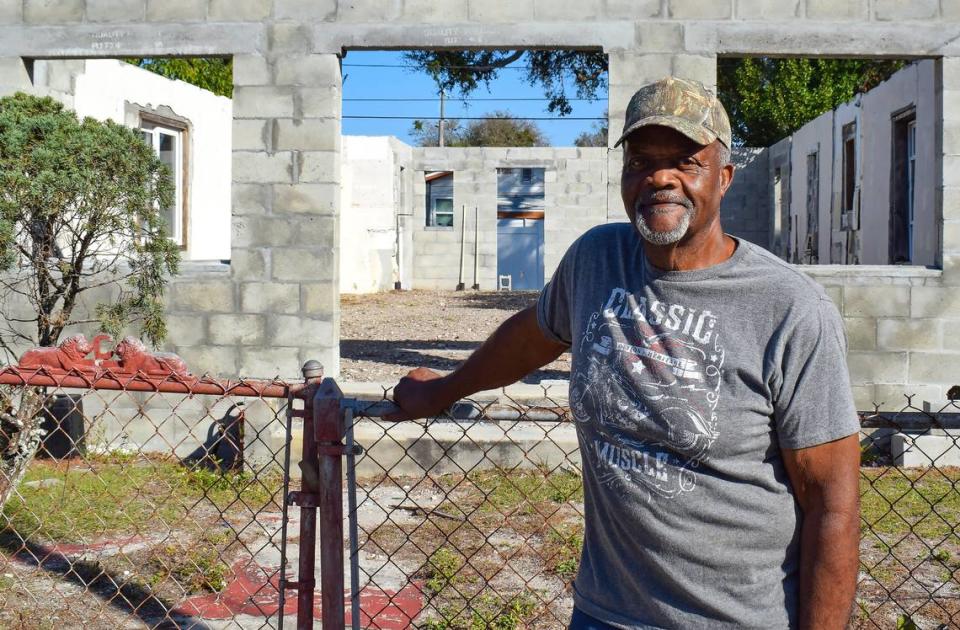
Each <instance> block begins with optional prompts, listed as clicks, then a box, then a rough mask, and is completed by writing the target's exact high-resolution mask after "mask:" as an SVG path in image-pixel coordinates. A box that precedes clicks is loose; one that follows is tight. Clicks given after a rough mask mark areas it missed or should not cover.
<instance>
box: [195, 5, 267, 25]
mask: <svg viewBox="0 0 960 630" xmlns="http://www.w3.org/2000/svg"><path fill="white" fill-rule="evenodd" d="M271 5H273V0H210V10H209V13H208V16H209V19H210V20H211V21H217V22H231V21H238V22H239V21H243V22H246V21H251V22H253V21H260V20H262V19H264V18H267V17H270V8H271Z"/></svg>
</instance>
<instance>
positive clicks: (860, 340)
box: [843, 317, 877, 350]
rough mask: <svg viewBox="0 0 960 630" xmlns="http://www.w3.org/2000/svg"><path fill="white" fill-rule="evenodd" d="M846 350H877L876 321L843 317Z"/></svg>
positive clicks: (869, 318) (870, 318)
mask: <svg viewBox="0 0 960 630" xmlns="http://www.w3.org/2000/svg"><path fill="white" fill-rule="evenodd" d="M843 325H844V328H845V329H846V332H847V349H848V350H876V349H877V320H875V319H873V318H872V317H845V318H844V319H843Z"/></svg>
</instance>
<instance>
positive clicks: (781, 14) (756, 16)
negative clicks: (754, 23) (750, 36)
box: [737, 0, 800, 20]
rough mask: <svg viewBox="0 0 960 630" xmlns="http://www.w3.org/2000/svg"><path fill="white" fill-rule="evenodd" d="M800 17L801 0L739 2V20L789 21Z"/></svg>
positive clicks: (742, 0)
mask: <svg viewBox="0 0 960 630" xmlns="http://www.w3.org/2000/svg"><path fill="white" fill-rule="evenodd" d="M799 16H800V0H737V19H738V20H787V19H790V18H795V17H799Z"/></svg>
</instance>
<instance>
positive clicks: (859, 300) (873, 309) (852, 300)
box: [843, 286, 910, 317]
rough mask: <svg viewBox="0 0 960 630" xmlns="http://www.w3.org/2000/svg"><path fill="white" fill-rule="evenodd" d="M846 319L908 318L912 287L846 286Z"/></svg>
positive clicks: (844, 299) (844, 298)
mask: <svg viewBox="0 0 960 630" xmlns="http://www.w3.org/2000/svg"><path fill="white" fill-rule="evenodd" d="M843 315H844V317H908V316H909V315H910V287H904V286H846V287H844V289H843Z"/></svg>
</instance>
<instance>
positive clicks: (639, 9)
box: [605, 0, 660, 19]
mask: <svg viewBox="0 0 960 630" xmlns="http://www.w3.org/2000/svg"><path fill="white" fill-rule="evenodd" d="M605 13H606V16H607V17H608V18H618V19H619V18H627V19H642V18H651V17H659V16H660V0H607V2H606V10H605Z"/></svg>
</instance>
